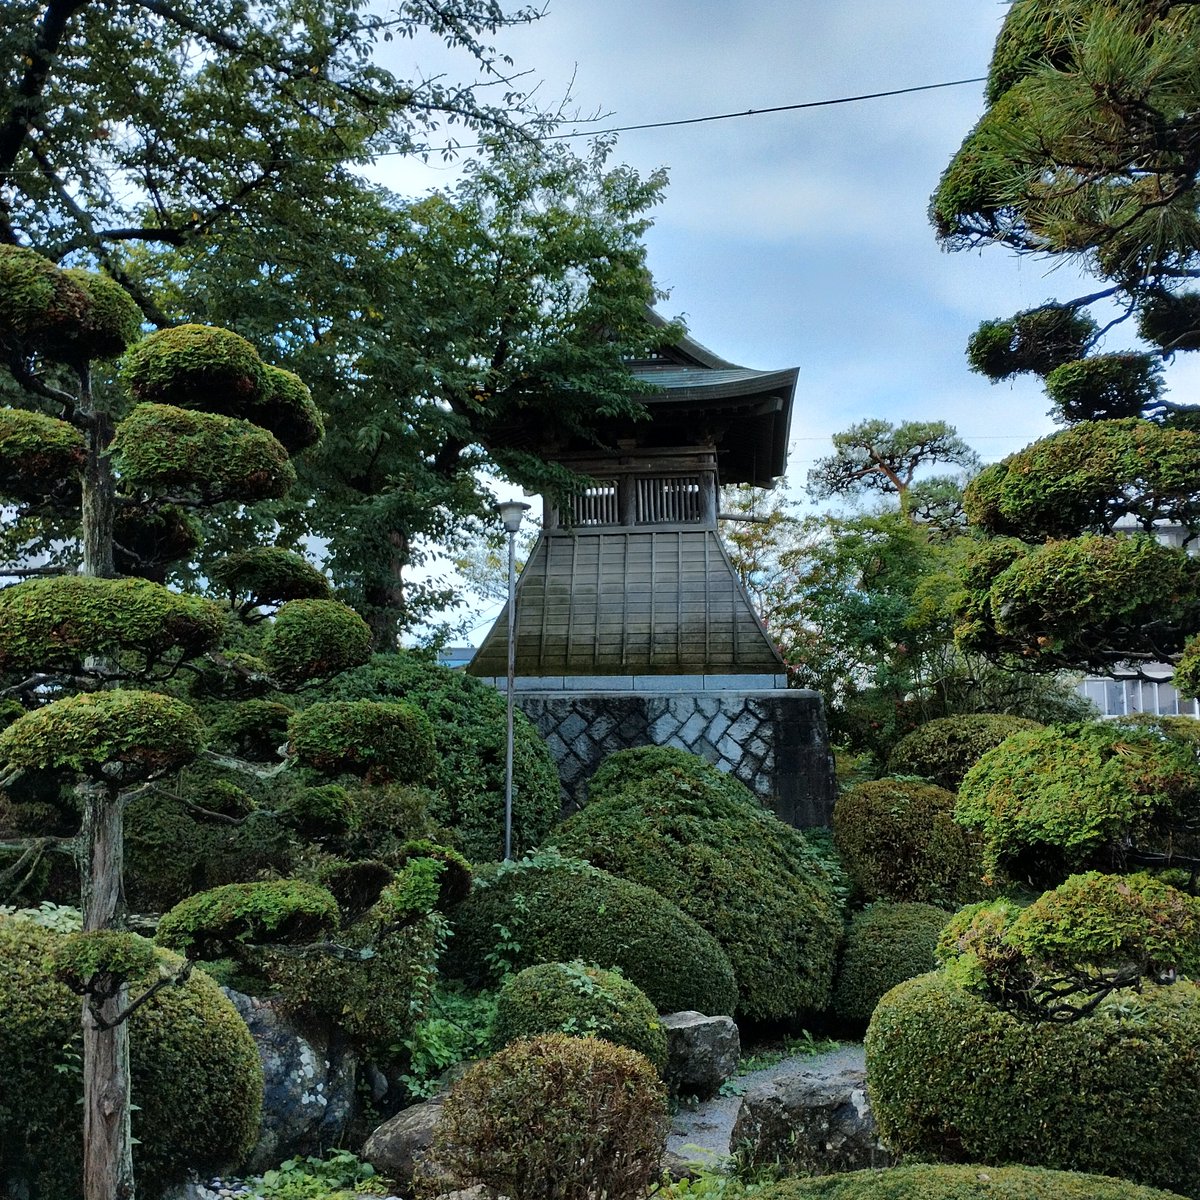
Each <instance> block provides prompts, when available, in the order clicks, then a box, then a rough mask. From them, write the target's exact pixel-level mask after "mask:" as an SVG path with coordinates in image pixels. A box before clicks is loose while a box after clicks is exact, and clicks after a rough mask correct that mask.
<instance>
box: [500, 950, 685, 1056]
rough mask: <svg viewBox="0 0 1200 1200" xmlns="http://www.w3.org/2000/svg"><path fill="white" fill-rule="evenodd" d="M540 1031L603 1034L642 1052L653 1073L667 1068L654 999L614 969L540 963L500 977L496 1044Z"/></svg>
mask: <svg viewBox="0 0 1200 1200" xmlns="http://www.w3.org/2000/svg"><path fill="white" fill-rule="evenodd" d="M542 1033H567V1034H571V1035H572V1036H574V1037H599V1038H603V1039H604V1040H605V1041H606V1042H613V1043H614V1044H615V1045H618V1046H628V1047H629V1048H630V1049H631V1050H636V1051H637V1052H638V1053H639V1054H644V1055H645V1056H646V1057H647V1058H648V1059H649V1060H650V1062H651V1063H652V1064H653V1065H654V1069H655V1070H656V1071H657V1072H658V1073H659V1075H662V1074H663V1073H664V1072H665V1071H666V1069H667V1034H666V1030H665V1029H664V1028H663V1025H662V1022H661V1021H660V1020H659V1019H658V1014H657V1013H656V1012H655V1010H654V1005H653V1004H651V1003H650V1001H649V999H647V997H646V993H645V992H643V991H642V990H641V988H639V987H637V986H636V985H634V984H632V983H630V982H629V980H627V979H625V978H623V977H622V976H620V975H618V974H617V973H616V972H615V971H605V970H602V969H601V968H600V967H590V966H588V965H587V964H586V963H583V962H569V963H562V962H555V963H541V964H540V965H538V966H536V967H526V968H525V970H523V971H520V972H519V973H518V974H516V975H513V976H511V977H510V978H508V979H506V980H505V981H504V986H503V987H502V988H501V989H500V993H499V995H498V996H497V997H496V1024H495V1037H496V1042H497V1044H498V1045H501V1046H507V1045H508V1043H509V1042H515V1041H516V1040H517V1039H518V1038H528V1037H536V1036H537V1035H538V1034H542Z"/></svg>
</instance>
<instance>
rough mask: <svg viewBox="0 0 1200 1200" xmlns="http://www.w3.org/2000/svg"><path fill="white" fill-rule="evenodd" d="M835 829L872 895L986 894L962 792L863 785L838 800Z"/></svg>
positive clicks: (850, 866)
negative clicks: (960, 809) (958, 803)
mask: <svg viewBox="0 0 1200 1200" xmlns="http://www.w3.org/2000/svg"><path fill="white" fill-rule="evenodd" d="M833 834H834V838H835V840H836V841H837V847H838V850H840V851H841V854H842V859H843V861H844V862H845V864H846V869H847V870H848V871H849V872H850V875H851V878H852V879H853V880H854V883H855V885H856V887H857V888H858V890H859V891H860V892H861V894H862V896H863V897H864V899H866V900H905V901H915V902H917V903H921V904H942V905H946V906H947V907H955V906H957V905H959V904H962V903H965V902H966V901H968V900H975V899H978V898H979V897H980V896H981V895H982V894H983V885H982V883H981V881H980V880H981V876H982V874H983V868H982V865H981V861H980V854H979V847H978V845H977V844H976V842H975V841H974V839H972V838H971V836H970V835H969V834H968V833H967V831H966V830H965V829H963V828H962V826H960V825H958V824H956V823H955V820H954V796H953V795H952V794H951V793H950V792H948V791H946V789H945V788H941V787H938V786H937V785H936V784H932V783H919V782H916V781H915V780H906V779H878V780H872V781H870V782H868V783H860V784H856V785H855V786H854V787H852V788H850V789H849V791H846V792H843V793H842V794H841V795H840V796H839V797H838V798H837V802H836V803H835V804H834V806H833Z"/></svg>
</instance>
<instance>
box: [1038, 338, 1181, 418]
mask: <svg viewBox="0 0 1200 1200" xmlns="http://www.w3.org/2000/svg"><path fill="white" fill-rule="evenodd" d="M1162 390H1163V379H1162V365H1161V364H1160V363H1159V362H1158V361H1157V360H1156V359H1155V358H1154V357H1152V356H1151V355H1149V354H1097V355H1094V356H1093V357H1092V358H1081V359H1079V360H1078V361H1077V362H1068V363H1063V365H1062V366H1061V367H1055V368H1054V370H1053V371H1051V372H1050V374H1049V375H1047V376H1046V394H1047V395H1048V396H1049V397H1050V399H1051V400H1052V401H1053V403H1054V411H1055V415H1056V416H1057V417H1058V418H1059V419H1060V420H1063V421H1068V422H1070V421H1103V420H1106V419H1119V418H1121V417H1137V416H1140V415H1141V414H1142V413H1143V412H1145V411H1147V410H1149V409H1152V408H1154V406H1155V405H1156V404H1157V402H1158V400H1159V397H1160V396H1161V395H1162Z"/></svg>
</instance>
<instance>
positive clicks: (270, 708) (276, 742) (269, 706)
mask: <svg viewBox="0 0 1200 1200" xmlns="http://www.w3.org/2000/svg"><path fill="white" fill-rule="evenodd" d="M293 712H294V710H293V709H291V708H289V707H288V706H287V705H286V704H281V703H279V701H277V700H241V701H237V702H236V703H222V704H218V705H216V706H215V707H214V708H212V709H210V710H208V711H207V713H206V715H207V718H208V719H207V728H208V744H209V746H210V747H211V748H212V749H213V750H217V751H220V752H221V753H222V754H232V755H234V756H236V757H237V758H245V759H249V760H250V761H251V762H277V761H278V759H279V749H280V747H281V746H283V745H284V744H285V743H286V742H287V726H288V721H289V720H291V718H292V714H293Z"/></svg>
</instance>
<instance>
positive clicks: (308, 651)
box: [262, 600, 371, 690]
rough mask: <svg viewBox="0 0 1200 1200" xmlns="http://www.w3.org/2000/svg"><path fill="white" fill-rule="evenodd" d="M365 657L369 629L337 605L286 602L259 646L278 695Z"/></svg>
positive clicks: (350, 611)
mask: <svg viewBox="0 0 1200 1200" xmlns="http://www.w3.org/2000/svg"><path fill="white" fill-rule="evenodd" d="M370 656H371V629H370V627H369V626H368V625H367V623H366V621H364V620H363V619H362V617H360V616H359V615H358V613H356V612H355V611H354V609H352V608H349V607H347V606H346V605H345V604H341V603H339V602H338V601H337V600H289V601H288V602H287V603H286V604H284V605H281V606H280V609H279V611H278V612H277V613H276V614H275V619H274V620H273V621H272V622H271V626H270V628H269V629H268V630H267V636H266V638H265V639H264V641H263V646H262V657H263V661H264V662H265V663H266V665H267V670H268V671H269V672H270V674H271V677H272V679H274V680H275V682H276V683H277V684H278V685H279V686H280V687H281V688H283V689H284V690H290V689H292V688H296V687H299V686H300V685H301V684H304V683H308V682H309V681H311V680H316V679H324V678H327V677H328V676H330V675H337V674H338V673H339V672H341V671H345V670H347V669H349V668H350V667H357V666H358V665H359V664H361V663H364V662H366V661H367V659H368V658H370Z"/></svg>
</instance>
